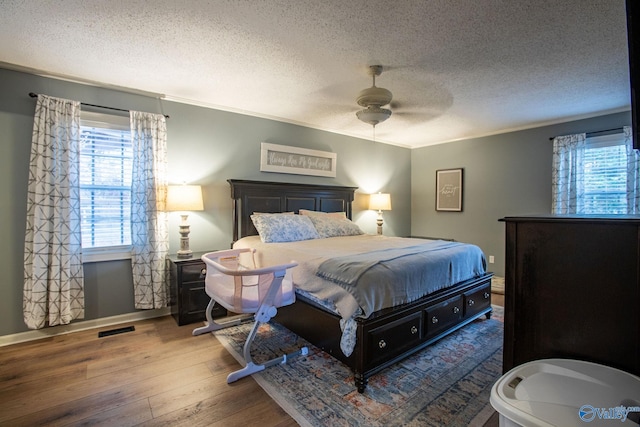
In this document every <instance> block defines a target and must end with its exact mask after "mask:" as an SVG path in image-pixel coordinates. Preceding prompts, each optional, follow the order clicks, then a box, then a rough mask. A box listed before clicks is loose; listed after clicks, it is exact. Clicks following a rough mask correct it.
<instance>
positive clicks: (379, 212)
mask: <svg viewBox="0 0 640 427" xmlns="http://www.w3.org/2000/svg"><path fill="white" fill-rule="evenodd" d="M376 224H377V225H378V234H379V235H382V211H378V219H377V220H376Z"/></svg>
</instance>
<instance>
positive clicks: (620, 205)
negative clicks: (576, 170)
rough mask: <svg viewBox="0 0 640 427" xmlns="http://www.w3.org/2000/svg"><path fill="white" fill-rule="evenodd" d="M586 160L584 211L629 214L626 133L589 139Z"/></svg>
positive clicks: (587, 212) (586, 212)
mask: <svg viewBox="0 0 640 427" xmlns="http://www.w3.org/2000/svg"><path fill="white" fill-rule="evenodd" d="M583 160H584V163H583V165H584V199H583V203H584V205H583V208H584V212H583V213H585V214H626V213H627V151H626V147H625V141H624V135H623V134H614V135H606V136H599V137H592V138H587V147H586V149H585V151H584V158H583Z"/></svg>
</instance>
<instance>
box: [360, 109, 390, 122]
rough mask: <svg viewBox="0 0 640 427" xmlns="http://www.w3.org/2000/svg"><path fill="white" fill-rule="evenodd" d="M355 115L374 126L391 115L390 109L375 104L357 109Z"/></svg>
mask: <svg viewBox="0 0 640 427" xmlns="http://www.w3.org/2000/svg"><path fill="white" fill-rule="evenodd" d="M356 116H357V117H358V120H360V121H363V122H365V123H368V124H370V125H372V126H375V125H377V124H378V123H382V122H384V121H385V120H387V119H388V118H389V117H391V110H388V109H386V108H380V107H377V106H373V107H367V108H365V109H364V110H360V111H358V112H357V113H356Z"/></svg>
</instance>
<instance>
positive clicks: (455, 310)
mask: <svg viewBox="0 0 640 427" xmlns="http://www.w3.org/2000/svg"><path fill="white" fill-rule="evenodd" d="M453 312H454V313H455V314H458V313H460V307H458V306H455V307H453Z"/></svg>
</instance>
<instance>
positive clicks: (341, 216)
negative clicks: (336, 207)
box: [299, 209, 347, 219]
mask: <svg viewBox="0 0 640 427" xmlns="http://www.w3.org/2000/svg"><path fill="white" fill-rule="evenodd" d="M299 212H300V215H308V216H327V217H331V218H338V219H347V213H346V212H320V211H309V210H306V209H300V211H299Z"/></svg>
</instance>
